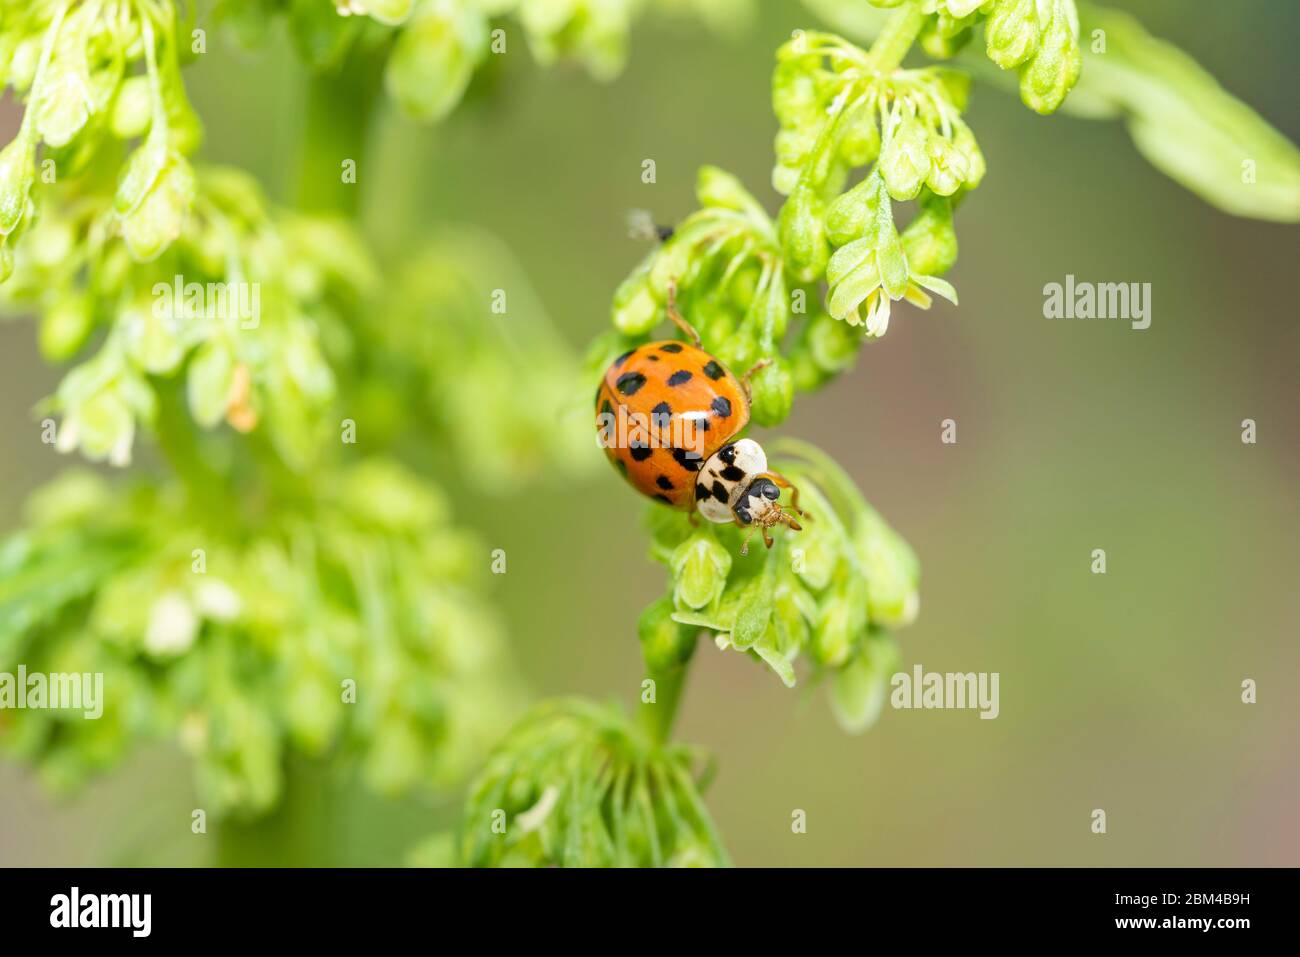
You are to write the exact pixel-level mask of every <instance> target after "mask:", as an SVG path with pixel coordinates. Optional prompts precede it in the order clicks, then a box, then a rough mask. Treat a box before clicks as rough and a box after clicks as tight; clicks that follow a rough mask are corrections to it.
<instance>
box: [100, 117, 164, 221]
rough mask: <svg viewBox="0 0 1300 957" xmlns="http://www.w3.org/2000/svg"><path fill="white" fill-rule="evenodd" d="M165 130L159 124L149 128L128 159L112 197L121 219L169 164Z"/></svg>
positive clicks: (147, 192) (147, 191)
mask: <svg viewBox="0 0 1300 957" xmlns="http://www.w3.org/2000/svg"><path fill="white" fill-rule="evenodd" d="M169 158H170V157H169V153H168V149H167V131H166V130H165V129H163V128H162V127H161V126H160V125H157V124H155V125H154V126H152V127H150V129H149V135H148V136H147V137H145V141H144V142H143V143H141V144H140V145H139V146H138V147H136V149H135V151H134V152H132V153H131V155H130V156H129V157H127V160H126V164H125V165H124V166H123V167H122V175H121V177H120V178H119V179H118V181H117V191H116V192H115V193H114V194H113V208H114V209H115V210H116V211H117V214H118V215H119V216H122V217H126V216H129V215H131V213H133V212H135V210H136V208H137V207H139V205H140V204H141V203H142V202H144V198H145V197H146V196H147V195H148V194H149V191H150V190H151V189H153V187H154V184H155V183H157V182H158V179H159V177H160V176H162V172H163V170H164V169H165V168H166V166H167V163H168V161H169Z"/></svg>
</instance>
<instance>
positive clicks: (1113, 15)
mask: <svg viewBox="0 0 1300 957" xmlns="http://www.w3.org/2000/svg"><path fill="white" fill-rule="evenodd" d="M1079 17H1080V21H1081V27H1082V35H1083V36H1084V37H1088V36H1090V35H1091V34H1092V32H1093V31H1094V30H1098V29H1100V30H1104V31H1105V37H1106V52H1105V53H1104V54H1093V53H1092V52H1091V51H1090V50H1085V53H1084V65H1083V73H1082V76H1081V78H1080V80H1079V85H1078V87H1077V89H1076V93H1075V96H1078V95H1079V94H1086V100H1087V103H1088V105H1090V106H1091V107H1092V108H1094V109H1095V108H1096V104H1097V103H1102V104H1106V105H1107V106H1108V107H1109V108H1110V112H1111V114H1112V115H1114V114H1119V115H1122V116H1123V117H1124V118H1125V119H1126V121H1127V124H1128V128H1129V133H1130V134H1131V135H1132V137H1133V142H1134V143H1135V144H1136V145H1137V148H1138V150H1139V151H1140V152H1141V153H1142V155H1143V156H1145V157H1146V158H1147V159H1148V160H1149V161H1150V162H1151V163H1152V165H1154V166H1155V167H1156V168H1157V169H1159V170H1160V171H1161V172H1163V173H1165V174H1166V175H1167V176H1169V177H1170V178H1171V179H1173V180H1175V181H1177V182H1178V183H1181V184H1182V185H1183V186H1185V187H1186V188H1188V189H1190V190H1191V191H1192V192H1194V193H1196V194H1197V195H1198V196H1200V197H1201V198H1202V199H1204V200H1205V201H1206V202H1209V203H1212V204H1213V205H1215V206H1217V207H1219V208H1220V209H1223V210H1225V211H1226V212H1229V213H1233V214H1235V215H1238V216H1249V217H1252V218H1255V219H1267V220H1273V221H1276V222H1287V223H1294V222H1300V149H1297V148H1296V146H1295V144H1293V143H1292V142H1291V141H1290V140H1288V139H1287V138H1286V137H1285V136H1283V135H1282V134H1281V133H1279V132H1278V131H1277V130H1275V129H1274V128H1273V127H1272V126H1270V125H1269V124H1268V122H1267V121H1266V120H1264V119H1263V118H1262V117H1261V116H1260V115H1259V114H1258V113H1256V112H1255V111H1254V110H1252V109H1251V108H1250V107H1249V106H1248V105H1246V104H1245V103H1243V102H1242V101H1241V100H1238V99H1237V98H1236V97H1234V96H1232V94H1230V93H1228V92H1227V91H1226V90H1224V89H1223V87H1222V86H1220V85H1219V83H1218V81H1216V80H1215V79H1214V77H1213V76H1211V75H1210V74H1209V73H1208V72H1207V71H1206V70H1205V69H1203V68H1202V67H1201V66H1199V65H1198V64H1197V63H1196V62H1195V60H1193V59H1192V58H1191V57H1190V56H1188V55H1187V54H1185V53H1183V52H1182V51H1181V50H1179V49H1178V48H1177V47H1175V46H1173V45H1172V44H1170V43H1168V42H1166V41H1164V40H1160V39H1158V38H1156V37H1153V36H1151V34H1149V33H1147V32H1146V30H1145V29H1143V27H1142V25H1141V24H1140V23H1138V21H1137V20H1136V19H1134V18H1133V17H1131V16H1129V15H1128V14H1126V13H1122V12H1119V11H1116V10H1110V9H1107V8H1105V7H1097V6H1093V5H1091V4H1080V6H1079ZM1075 96H1072V97H1071V98H1070V99H1068V100H1066V110H1067V111H1069V106H1070V103H1071V102H1073V100H1074V99H1075ZM1248 163H1252V164H1253V173H1254V176H1253V182H1248V181H1247V180H1248V179H1250V177H1249V176H1248V175H1247V171H1248V169H1249V167H1248V166H1247V164H1248Z"/></svg>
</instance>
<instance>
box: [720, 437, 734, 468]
mask: <svg viewBox="0 0 1300 957" xmlns="http://www.w3.org/2000/svg"><path fill="white" fill-rule="evenodd" d="M718 458H720V459H722V461H724V462H726V463H727V464H728V465H731V464H732V463H734V462H735V461H736V445H735V443H734V442H733V443H732V444H731V445H724V446H723V447H722V448H721V449H719V450H718Z"/></svg>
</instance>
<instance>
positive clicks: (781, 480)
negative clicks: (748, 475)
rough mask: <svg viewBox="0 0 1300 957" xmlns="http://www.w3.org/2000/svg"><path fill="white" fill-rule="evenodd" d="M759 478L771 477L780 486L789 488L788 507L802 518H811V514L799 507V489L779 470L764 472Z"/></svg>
mask: <svg viewBox="0 0 1300 957" xmlns="http://www.w3.org/2000/svg"><path fill="white" fill-rule="evenodd" d="M761 478H767V479H771V480H772V481H773V482H775V483H776V484H777V485H778V486H780V487H781V488H788V489H789V490H790V507H791V508H792V509H794V510H795V511H796V512H797V513H798V514H800V515H802V516H803V517H804V518H812V516H811V515H809V514H808V513H807V512H805V511H804V510H803V509H801V508H800V507H799V489H798V488H797V487H796V486H795V484H794V483H793V482H791V481H790V480H789V479H788V478H786V477H785V476H784V475H782V474H781V473H780V472H764V473H763V474H762V476H761Z"/></svg>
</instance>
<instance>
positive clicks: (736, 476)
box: [722, 465, 745, 482]
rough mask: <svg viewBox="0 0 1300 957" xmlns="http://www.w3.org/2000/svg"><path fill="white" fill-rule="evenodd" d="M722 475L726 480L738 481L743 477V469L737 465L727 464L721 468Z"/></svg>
mask: <svg viewBox="0 0 1300 957" xmlns="http://www.w3.org/2000/svg"><path fill="white" fill-rule="evenodd" d="M722 477H723V478H724V479H726V480H727V481H728V482H739V481H740V480H741V479H743V478H744V477H745V470H744V469H742V468H741V467H740V466H739V465H728V466H727V467H726V468H725V469H723V470H722Z"/></svg>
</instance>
